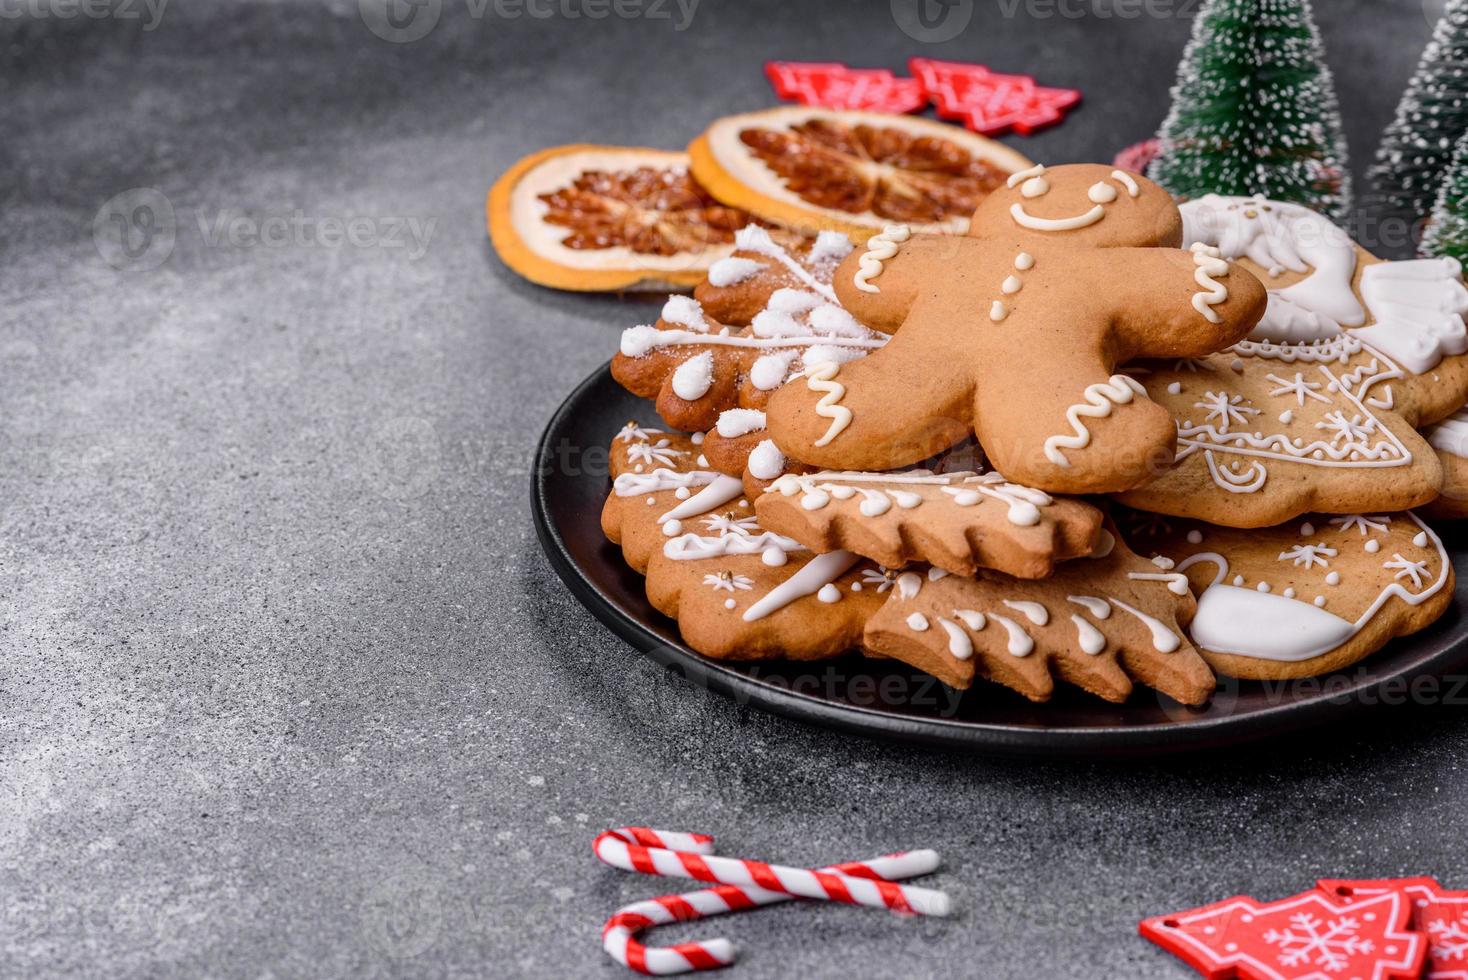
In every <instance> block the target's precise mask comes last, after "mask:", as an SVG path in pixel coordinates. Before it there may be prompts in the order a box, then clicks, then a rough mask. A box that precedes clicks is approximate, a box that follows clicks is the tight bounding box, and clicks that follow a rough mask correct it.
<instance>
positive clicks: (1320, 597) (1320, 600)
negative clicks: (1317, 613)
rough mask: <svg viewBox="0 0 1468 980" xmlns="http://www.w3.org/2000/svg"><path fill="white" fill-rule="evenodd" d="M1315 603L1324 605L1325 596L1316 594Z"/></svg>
mask: <svg viewBox="0 0 1468 980" xmlns="http://www.w3.org/2000/svg"><path fill="white" fill-rule="evenodd" d="M1315 604H1316V605H1317V606H1323V605H1325V596H1323V595H1318V596H1316V597H1315Z"/></svg>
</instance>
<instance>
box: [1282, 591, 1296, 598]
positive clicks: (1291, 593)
mask: <svg viewBox="0 0 1468 980" xmlns="http://www.w3.org/2000/svg"><path fill="white" fill-rule="evenodd" d="M1284 597H1285V598H1286V599H1293V598H1294V597H1295V590H1294V589H1285V590H1284Z"/></svg>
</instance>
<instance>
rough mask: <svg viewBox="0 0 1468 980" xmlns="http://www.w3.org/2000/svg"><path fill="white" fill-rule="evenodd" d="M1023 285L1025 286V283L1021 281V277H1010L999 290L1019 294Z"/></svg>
mask: <svg viewBox="0 0 1468 980" xmlns="http://www.w3.org/2000/svg"><path fill="white" fill-rule="evenodd" d="M1022 285H1024V283H1022V282H1020V281H1019V276H1008V277H1006V278H1005V280H1004V282H1003V283H1001V284H1000V286H999V288H1000V290H1002V291H1003V292H1005V293H1017V292H1019V287H1020V286H1022Z"/></svg>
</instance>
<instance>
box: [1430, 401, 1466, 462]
mask: <svg viewBox="0 0 1468 980" xmlns="http://www.w3.org/2000/svg"><path fill="white" fill-rule="evenodd" d="M1427 442H1428V444H1429V445H1431V446H1432V448H1433V449H1436V450H1438V451H1439V452H1444V453H1447V454H1448V455H1450V456H1462V457H1468V408H1465V409H1459V410H1458V411H1457V412H1456V413H1454V414H1453V415H1452V416H1450V417H1448V418H1447V419H1445V420H1444V421H1442V422H1439V423H1438V424H1437V425H1435V426H1433V427H1432V428H1431V429H1429V430H1428V432H1427Z"/></svg>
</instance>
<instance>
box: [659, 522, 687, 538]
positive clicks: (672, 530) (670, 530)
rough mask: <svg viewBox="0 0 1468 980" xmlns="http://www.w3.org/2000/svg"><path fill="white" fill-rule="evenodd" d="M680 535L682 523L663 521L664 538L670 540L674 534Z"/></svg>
mask: <svg viewBox="0 0 1468 980" xmlns="http://www.w3.org/2000/svg"><path fill="white" fill-rule="evenodd" d="M682 533H683V522H682V521H679V520H667V521H664V522H663V534H664V535H665V536H667V537H670V538H671V537H672V536H673V535H675V534H682Z"/></svg>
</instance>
